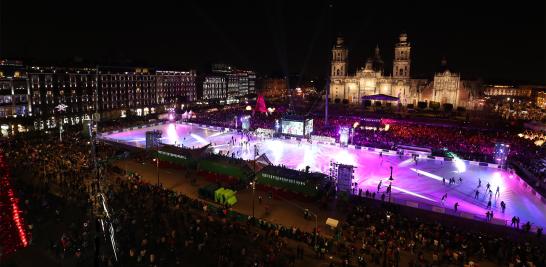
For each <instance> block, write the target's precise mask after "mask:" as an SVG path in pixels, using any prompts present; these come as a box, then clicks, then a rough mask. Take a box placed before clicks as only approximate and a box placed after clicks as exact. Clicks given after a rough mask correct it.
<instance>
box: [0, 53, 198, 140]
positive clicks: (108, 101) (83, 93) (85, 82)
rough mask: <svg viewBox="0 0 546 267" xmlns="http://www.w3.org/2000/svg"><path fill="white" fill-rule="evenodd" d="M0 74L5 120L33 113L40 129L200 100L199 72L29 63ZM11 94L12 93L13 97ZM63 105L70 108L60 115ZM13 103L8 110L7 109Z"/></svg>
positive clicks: (1, 108) (1, 112)
mask: <svg viewBox="0 0 546 267" xmlns="http://www.w3.org/2000/svg"><path fill="white" fill-rule="evenodd" d="M17 67H18V68H19V70H18V71H16V72H12V74H10V75H7V73H8V72H7V71H6V69H7V68H5V66H3V68H2V70H4V71H3V73H5V74H6V75H5V76H3V77H2V78H0V88H6V90H4V89H2V90H0V101H1V102H0V118H13V117H24V116H31V117H34V118H35V119H34V127H35V128H36V129H44V128H52V127H55V125H56V123H57V121H58V120H59V118H60V117H62V119H63V123H67V124H77V123H80V122H81V121H82V120H83V119H87V118H90V117H91V114H95V113H98V114H99V115H100V117H101V118H119V117H125V116H127V115H137V116H145V115H148V114H153V113H157V112H162V111H163V110H164V109H165V108H169V107H174V106H175V105H176V104H177V103H185V102H190V101H193V100H195V98H196V95H195V77H196V74H195V72H194V71H187V72H186V71H159V70H151V69H145V68H113V67H98V68H66V67H37V66H30V67H25V66H23V65H22V64H20V65H19V66H17ZM7 92H10V95H9V97H8V95H7ZM59 104H64V105H66V106H67V108H66V110H65V111H62V112H61V114H59V111H57V110H56V109H55V107H56V106H58V105H59ZM6 107H9V108H6Z"/></svg>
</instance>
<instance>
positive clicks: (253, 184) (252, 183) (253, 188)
mask: <svg viewBox="0 0 546 267" xmlns="http://www.w3.org/2000/svg"><path fill="white" fill-rule="evenodd" d="M257 155H258V149H257V147H256V145H254V169H253V174H254V175H253V177H252V182H250V184H251V185H252V217H254V198H255V196H254V194H255V191H256V156H257Z"/></svg>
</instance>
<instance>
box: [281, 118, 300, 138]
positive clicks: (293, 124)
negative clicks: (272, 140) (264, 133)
mask: <svg viewBox="0 0 546 267" xmlns="http://www.w3.org/2000/svg"><path fill="white" fill-rule="evenodd" d="M282 133H283V134H289V135H297V136H303V121H290V120H282Z"/></svg>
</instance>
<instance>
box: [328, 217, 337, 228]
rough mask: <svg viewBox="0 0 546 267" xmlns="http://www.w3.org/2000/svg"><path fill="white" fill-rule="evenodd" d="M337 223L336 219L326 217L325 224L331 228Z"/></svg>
mask: <svg viewBox="0 0 546 267" xmlns="http://www.w3.org/2000/svg"><path fill="white" fill-rule="evenodd" d="M338 224H339V221H338V220H336V219H332V218H328V219H326V225H328V226H330V227H332V228H336V227H337V225H338Z"/></svg>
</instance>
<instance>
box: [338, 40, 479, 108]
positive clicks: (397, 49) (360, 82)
mask: <svg viewBox="0 0 546 267" xmlns="http://www.w3.org/2000/svg"><path fill="white" fill-rule="evenodd" d="M348 55H349V51H348V49H347V47H346V46H345V44H344V40H343V38H341V37H339V38H337V41H336V44H335V45H334V47H333V49H332V65H331V73H330V94H331V97H332V98H333V99H339V100H347V101H349V102H350V103H361V102H362V97H364V96H371V95H379V94H383V95H388V96H392V97H396V98H398V103H400V104H402V105H407V104H413V105H415V104H417V102H419V101H423V102H439V103H440V104H446V103H450V104H453V105H454V106H456V107H457V106H463V107H467V108H470V107H471V103H470V102H468V100H469V98H470V100H471V99H473V97H474V96H476V95H477V93H478V91H479V90H474V89H475V88H466V87H465V86H464V85H465V83H463V82H462V81H461V77H460V75H459V74H457V73H453V72H452V71H449V70H448V69H447V64H446V62H445V61H443V62H442V66H443V70H442V71H440V72H438V73H436V74H435V76H434V79H433V80H432V81H429V80H426V79H412V78H411V44H410V43H409V41H408V36H407V35H406V34H400V36H399V38H398V42H397V43H396V44H395V46H394V62H393V68H392V73H391V74H387V73H385V70H384V62H383V60H382V58H381V54H380V49H379V46H377V47H376V48H375V51H374V54H373V56H372V57H370V58H368V60H367V61H366V64H365V66H364V67H363V68H360V69H358V70H357V71H356V73H355V74H354V75H351V74H349V73H348V71H347V65H348ZM470 89H472V90H473V91H472V92H471V90H470ZM462 99H465V101H462Z"/></svg>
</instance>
